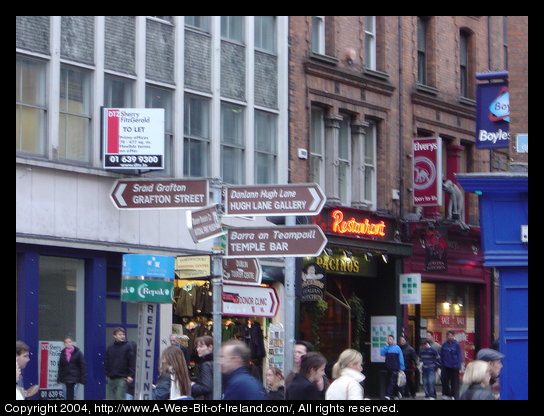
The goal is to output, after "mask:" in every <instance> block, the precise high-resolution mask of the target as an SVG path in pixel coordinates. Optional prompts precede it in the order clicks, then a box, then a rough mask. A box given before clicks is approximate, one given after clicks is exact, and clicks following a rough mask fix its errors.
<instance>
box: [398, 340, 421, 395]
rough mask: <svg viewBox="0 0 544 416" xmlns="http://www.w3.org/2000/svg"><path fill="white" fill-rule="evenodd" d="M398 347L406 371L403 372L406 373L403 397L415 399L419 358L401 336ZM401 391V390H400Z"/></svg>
mask: <svg viewBox="0 0 544 416" xmlns="http://www.w3.org/2000/svg"><path fill="white" fill-rule="evenodd" d="M399 347H400V349H401V350H402V355H403V357H404V367H406V370H404V372H405V373H406V386H405V387H404V395H405V396H406V397H411V398H412V399H415V398H416V390H417V380H418V377H416V375H417V371H418V369H417V366H418V363H419V357H418V355H417V353H416V350H414V349H413V348H412V346H411V345H410V344H408V341H406V338H405V337H403V336H400V337H399ZM401 390H402V388H401Z"/></svg>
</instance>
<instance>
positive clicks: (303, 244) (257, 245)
mask: <svg viewBox="0 0 544 416" xmlns="http://www.w3.org/2000/svg"><path fill="white" fill-rule="evenodd" d="M326 244H327V238H326V237H325V234H323V231H321V228H319V226H317V225H315V224H312V225H297V226H274V227H251V228H245V227H244V228H230V229H229V230H228V231H227V247H226V254H225V257H305V256H309V257H316V256H319V254H320V253H321V251H322V250H323V248H325V245H326Z"/></svg>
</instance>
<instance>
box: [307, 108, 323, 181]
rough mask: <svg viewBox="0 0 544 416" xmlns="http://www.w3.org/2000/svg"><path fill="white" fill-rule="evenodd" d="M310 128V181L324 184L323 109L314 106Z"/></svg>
mask: <svg viewBox="0 0 544 416" xmlns="http://www.w3.org/2000/svg"><path fill="white" fill-rule="evenodd" d="M310 129H311V130H310V182H315V183H318V184H320V185H324V179H325V172H324V162H325V159H324V158H325V149H324V145H325V123H324V114H323V110H322V109H320V108H312V116H311V125H310Z"/></svg>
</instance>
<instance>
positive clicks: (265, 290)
mask: <svg viewBox="0 0 544 416" xmlns="http://www.w3.org/2000/svg"><path fill="white" fill-rule="evenodd" d="M279 304H280V302H279V299H278V295H277V294H276V291H275V290H274V288H272V287H262V286H238V285H227V284H224V285H223V314H225V315H234V316H258V317H264V318H273V317H274V316H276V312H277V311H278V307H279Z"/></svg>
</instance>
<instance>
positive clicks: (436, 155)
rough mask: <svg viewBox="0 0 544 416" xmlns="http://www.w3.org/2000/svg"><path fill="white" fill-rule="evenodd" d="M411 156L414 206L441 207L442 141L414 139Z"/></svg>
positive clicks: (433, 138) (434, 138)
mask: <svg viewBox="0 0 544 416" xmlns="http://www.w3.org/2000/svg"><path fill="white" fill-rule="evenodd" d="M412 154H413V159H412V160H413V169H412V171H413V189H414V192H413V195H414V205H416V206H440V205H442V139H441V138H440V137H432V138H415V139H413V140H412Z"/></svg>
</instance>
